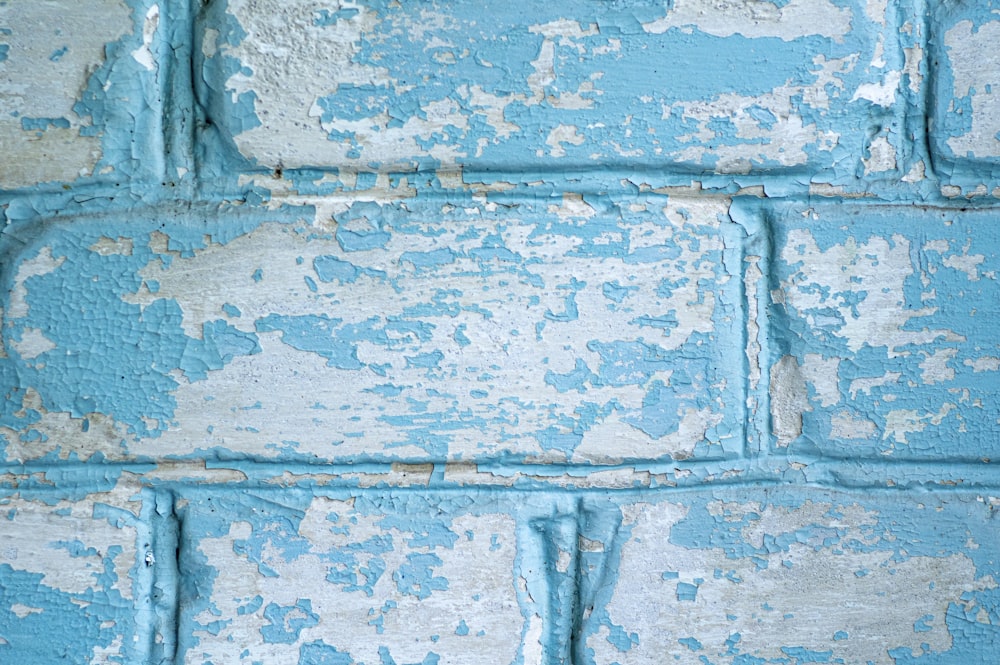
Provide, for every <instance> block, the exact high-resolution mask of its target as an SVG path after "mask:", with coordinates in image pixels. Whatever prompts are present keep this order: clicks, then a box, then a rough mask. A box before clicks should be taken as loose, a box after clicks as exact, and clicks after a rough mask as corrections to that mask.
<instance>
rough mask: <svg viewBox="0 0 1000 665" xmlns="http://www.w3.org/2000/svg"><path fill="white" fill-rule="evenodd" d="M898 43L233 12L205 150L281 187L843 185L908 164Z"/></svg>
mask: <svg viewBox="0 0 1000 665" xmlns="http://www.w3.org/2000/svg"><path fill="white" fill-rule="evenodd" d="M487 16H488V18H486V17H487ZM895 24H896V9H895V8H894V7H889V6H887V5H886V4H885V3H881V5H880V6H879V3H874V4H873V3H871V2H869V3H865V2H860V1H851V0H823V1H821V2H799V1H797V0H793V1H792V2H787V3H786V2H773V3H772V2H765V1H761V2H753V3H718V2H708V1H705V0H684V1H678V2H676V3H669V4H667V5H663V4H662V3H653V2H648V1H646V0H630V1H629V2H623V3H615V4H614V5H612V6H609V5H608V4H607V3H603V2H596V1H591V0H566V1H564V2H559V3H548V4H544V5H539V6H536V7H533V8H532V11H531V12H527V13H526V12H524V11H523V8H521V7H519V6H516V5H504V6H498V5H495V4H493V5H490V6H489V7H488V9H486V8H485V6H483V5H481V4H477V3H462V4H460V5H453V6H446V5H439V4H437V3H419V4H412V3H402V4H400V3H393V2H382V1H373V2H363V3H355V2H346V1H345V2H337V3H333V4H331V3H328V2H319V1H318V0H293V1H291V2H289V1H284V0H283V1H280V2H279V1H278V0H266V1H264V2H249V1H248V0H226V1H225V2H221V1H220V2H214V3H212V4H211V5H210V7H209V9H208V10H207V11H206V12H205V13H204V15H203V16H202V17H201V21H200V26H201V28H200V33H199V34H200V35H201V46H200V49H199V52H200V54H199V62H200V67H199V77H200V78H201V80H200V81H199V86H200V95H201V101H202V103H203V105H204V106H205V109H206V112H207V113H208V115H209V117H210V118H211V120H212V122H213V123H214V125H215V128H213V129H212V130H211V131H210V132H209V134H207V135H206V136H214V135H215V134H213V132H215V131H216V128H217V129H218V135H217V136H218V138H220V139H221V141H222V145H225V146H229V149H230V150H233V149H235V150H237V151H239V153H240V154H242V155H243V156H244V157H245V158H247V159H248V160H250V163H251V164H254V165H256V166H259V167H265V168H269V169H275V168H286V169H294V168H301V167H323V168H329V169H334V170H339V171H343V172H345V173H347V172H354V171H359V170H360V171H368V170H376V171H400V170H403V171H407V170H413V169H419V170H427V171H434V170H437V171H441V172H444V171H449V170H455V169H459V170H464V171H465V173H466V178H470V177H472V176H471V175H470V174H472V173H475V174H476V176H475V177H476V178H478V179H481V180H482V179H493V178H495V177H496V176H490V175H489V172H502V171H506V172H517V171H520V170H523V169H531V170H540V169H557V170H563V169H567V168H577V169H579V168H584V169H586V168H590V167H600V168H613V167H615V166H616V165H617V166H619V167H621V166H627V167H629V168H646V167H662V166H669V167H671V168H673V169H679V170H680V171H681V172H684V173H708V174H711V173H721V174H730V175H736V174H746V173H757V174H767V173H792V172H796V173H798V172H802V171H805V170H808V171H809V172H811V173H813V174H814V175H815V174H817V173H820V172H828V175H827V176H824V177H826V178H830V177H836V178H839V177H843V176H854V175H861V174H862V172H872V171H888V170H892V169H894V168H895V166H894V159H895V153H896V152H897V151H899V150H902V151H905V150H907V149H908V148H907V144H906V143H905V142H904V141H902V138H903V134H902V126H901V116H900V115H899V112H900V108H901V105H900V104H899V103H897V102H898V101H901V98H900V99H899V100H898V99H897V98H898V97H900V93H901V91H902V86H903V80H904V73H905V72H904V64H905V63H904V52H903V46H902V45H901V42H900V37H899V35H898V33H897V30H896V27H895ZM905 39H906V38H904V41H905ZM906 47H908V48H909V47H911V45H910V44H909V42H908V41H907V44H906ZM906 80H907V81H909V80H910V78H909V77H908V76H907V78H906ZM869 145H870V146H871V148H869ZM870 150H872V151H875V153H876V156H875V157H872V156H870V155H869V154H868V153H869V151H870ZM206 157H208V155H207V154H206ZM863 162H864V163H863ZM873 164H874V165H873ZM216 170H218V168H217V169H216Z"/></svg>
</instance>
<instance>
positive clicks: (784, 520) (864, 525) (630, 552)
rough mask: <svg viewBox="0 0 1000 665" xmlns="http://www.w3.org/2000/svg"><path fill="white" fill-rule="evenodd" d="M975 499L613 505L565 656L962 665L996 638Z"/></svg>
mask: <svg viewBox="0 0 1000 665" xmlns="http://www.w3.org/2000/svg"><path fill="white" fill-rule="evenodd" d="M925 499H926V501H925ZM990 501H991V499H989V498H988V497H981V496H979V497H977V496H969V495H944V496H939V497H931V496H927V497H920V498H919V502H918V499H917V498H915V497H908V498H905V499H904V498H902V497H900V496H889V495H878V494H875V495H864V494H847V493H837V492H811V491H808V490H805V491H803V490H793V489H782V490H775V491H773V492H770V491H766V490H763V491H762V490H749V491H741V492H732V493H722V492H717V493H715V494H713V495H710V496H697V495H695V496H688V497H686V498H684V499H678V500H673V499H668V500H664V501H662V502H661V501H640V502H637V503H633V504H625V505H623V506H622V507H621V522H620V525H619V526H618V530H617V532H616V535H615V537H614V545H613V547H612V548H610V549H611V550H612V552H613V555H612V556H613V561H614V564H613V565H612V566H610V567H608V566H606V567H605V569H604V570H605V572H604V573H603V577H601V579H600V581H597V582H595V583H594V584H595V588H597V589H598V596H597V598H596V599H595V600H596V602H595V603H594V611H593V614H591V615H590V616H589V617H587V616H586V614H585V615H584V624H583V635H582V637H581V646H580V654H579V656H580V658H579V660H578V661H577V662H581V663H612V662H614V663H620V664H621V665H637V664H640V663H665V662H671V663H673V662H676V663H691V664H697V663H704V662H712V663H720V664H726V665H742V664H744V663H754V664H759V665H764V664H768V663H874V664H876V665H896V664H898V663H921V662H963V661H966V660H971V661H973V662H976V661H978V659H980V658H982V657H984V656H985V655H986V654H988V653H991V649H992V648H994V647H995V645H996V644H997V640H998V639H1000V634H998V628H997V626H998V623H1000V615H998V614H997V611H996V604H995V602H996V601H995V599H996V597H997V572H998V571H997V566H996V553H997V540H996V538H995V536H994V535H993V533H992V532H993V529H992V528H991V527H990V526H988V524H989V520H990V519H991V517H990V514H991V508H990V505H991V504H990ZM932 533H933V534H937V535H936V536H931V535H930V534H932ZM611 571H613V572H611Z"/></svg>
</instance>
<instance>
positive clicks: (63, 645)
mask: <svg viewBox="0 0 1000 665" xmlns="http://www.w3.org/2000/svg"><path fill="white" fill-rule="evenodd" d="M57 478H58V474H52V476H50V478H49V480H50V482H52V481H56V480H57ZM5 481H6V478H5V479H3V481H0V484H2V486H3V487H4V489H2V490H0V494H2V496H0V659H2V660H3V661H4V662H17V663H24V664H25V665H45V664H48V663H54V662H74V663H88V664H89V663H93V664H97V663H109V662H144V660H145V658H146V657H147V649H148V646H149V644H148V641H149V634H148V629H149V627H148V626H147V625H144V623H145V622H144V619H145V615H144V614H143V612H144V611H148V609H149V606H150V600H149V592H148V584H149V581H150V579H151V571H147V570H146V566H145V564H144V563H142V561H141V560H142V557H143V556H144V554H145V552H146V551H149V548H150V543H151V538H150V530H149V528H148V525H147V524H144V523H143V520H142V517H143V515H142V513H143V502H142V500H141V498H140V497H139V496H137V495H135V494H134V493H135V491H136V488H135V487H131V488H129V487H124V486H121V487H115V486H113V484H112V486H110V487H107V488H106V489H103V490H100V489H99V488H98V487H93V489H92V491H88V492H85V493H83V494H82V495H77V496H74V495H72V494H68V493H66V492H65V491H64V490H62V491H60V490H49V491H38V490H32V489H27V490H24V491H19V492H12V491H11V490H10V489H8V488H7V483H6V482H5ZM24 484H28V483H24Z"/></svg>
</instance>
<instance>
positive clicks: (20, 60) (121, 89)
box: [0, 0, 160, 190]
mask: <svg viewBox="0 0 1000 665" xmlns="http://www.w3.org/2000/svg"><path fill="white" fill-rule="evenodd" d="M132 4H135V5H137V7H136V9H135V10H134V11H135V12H136V16H137V17H138V18H139V21H138V24H135V23H134V22H133V8H132V7H131V6H130V5H129V4H126V2H124V0H94V1H92V2H85V3H81V2H76V1H74V0H50V1H47V2H12V3H4V4H3V5H2V6H0V79H2V81H3V82H2V83H0V106H2V107H3V108H4V112H3V114H2V115H0V151H2V152H3V154H4V155H6V158H5V159H3V160H2V163H0V190H3V189H14V188H20V187H28V186H32V185H37V184H41V183H50V182H53V181H61V182H71V181H74V180H77V179H78V178H81V177H85V178H91V177H96V178H100V177H102V176H103V177H104V179H113V180H122V179H123V178H125V177H129V176H131V175H133V174H135V173H137V172H144V171H145V170H147V169H149V168H150V167H153V166H154V165H155V164H156V163H157V154H156V150H155V149H151V148H152V147H153V145H154V144H155V143H156V142H157V137H156V136H155V131H156V128H157V127H159V125H160V120H159V117H158V116H159V112H160V110H159V109H160V106H159V99H158V93H157V92H156V83H155V79H154V75H155V74H156V73H157V69H158V65H157V63H156V62H155V60H154V55H153V51H152V50H150V47H151V46H153V45H154V38H155V37H156V36H157V32H156V28H157V26H158V21H159V8H158V6H157V5H152V4H151V3H149V2H140V3H132ZM144 27H145V28H146V30H147V32H148V33H149V34H148V37H147V39H146V40H145V41H144V35H143V28H144ZM140 152H141V153H142V154H140ZM12 156H13V158H11V157H12ZM140 160H141V162H142V163H141V164H140Z"/></svg>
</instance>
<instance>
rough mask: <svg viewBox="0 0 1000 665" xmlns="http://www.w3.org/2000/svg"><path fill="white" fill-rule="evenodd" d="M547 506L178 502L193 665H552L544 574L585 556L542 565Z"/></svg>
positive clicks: (369, 498) (287, 494) (278, 499)
mask: <svg viewBox="0 0 1000 665" xmlns="http://www.w3.org/2000/svg"><path fill="white" fill-rule="evenodd" d="M539 504H541V509H539V508H537V506H539ZM545 505H546V502H545V501H544V500H542V501H539V500H537V499H536V500H527V501H524V502H522V504H521V505H515V504H513V503H512V502H510V501H505V500H502V499H498V498H497V497H495V496H494V497H490V496H481V495H480V496H476V495H469V494H445V495H434V494H427V493H419V492H405V491H404V492H384V493H372V494H360V495H357V494H355V495H351V494H336V493H334V494H331V495H322V494H321V495H313V494H312V493H311V492H308V491H303V490H285V491H282V492H267V493H238V494H237V493H225V492H222V493H218V492H212V493H209V492H196V493H194V494H192V495H190V496H189V497H185V498H183V499H181V501H180V504H179V506H180V509H179V516H180V518H181V520H182V522H183V525H184V526H183V531H182V533H181V540H182V545H181V548H182V549H181V562H180V574H181V577H182V580H183V581H182V591H181V598H182V610H181V619H180V621H181V625H180V635H181V643H180V648H181V657H182V658H183V662H185V663H205V662H226V663H260V662H299V663H320V662H344V663H354V662H358V663H378V662H381V663H397V662H398V663H424V664H430V663H441V664H442V665H444V664H446V663H464V662H472V661H475V662H496V663H512V662H515V661H517V662H526V663H527V662H541V660H540V659H541V657H542V656H543V653H545V648H547V647H548V646H549V645H547V644H544V642H545V637H546V634H547V630H549V627H548V626H547V625H544V626H543V622H542V620H541V616H540V614H539V613H540V612H541V611H542V610H543V608H547V607H546V606H547V605H548V602H547V600H546V599H547V597H548V596H549V594H550V590H549V585H548V583H547V579H546V567H549V566H552V567H556V568H558V567H562V568H563V570H566V566H568V565H569V560H570V549H571V548H573V547H574V546H575V543H570V544H569V545H568V547H567V548H566V549H564V550H563V551H564V556H563V558H562V559H556V560H546V559H544V558H543V555H544V552H543V551H541V550H540V549H538V544H539V543H541V539H540V536H541V534H543V533H544V522H545V518H547V517H549V514H548V513H546V512H545V510H544V508H545ZM572 533H573V534H575V531H573V532H572ZM557 541H558V539H556V542H557ZM531 550H537V551H536V553H535V554H536V555H535V556H534V557H532V556H531ZM557 553H558V550H557ZM556 574H557V573H556ZM547 609H556V608H547ZM521 659H523V661H522V660H521Z"/></svg>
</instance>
